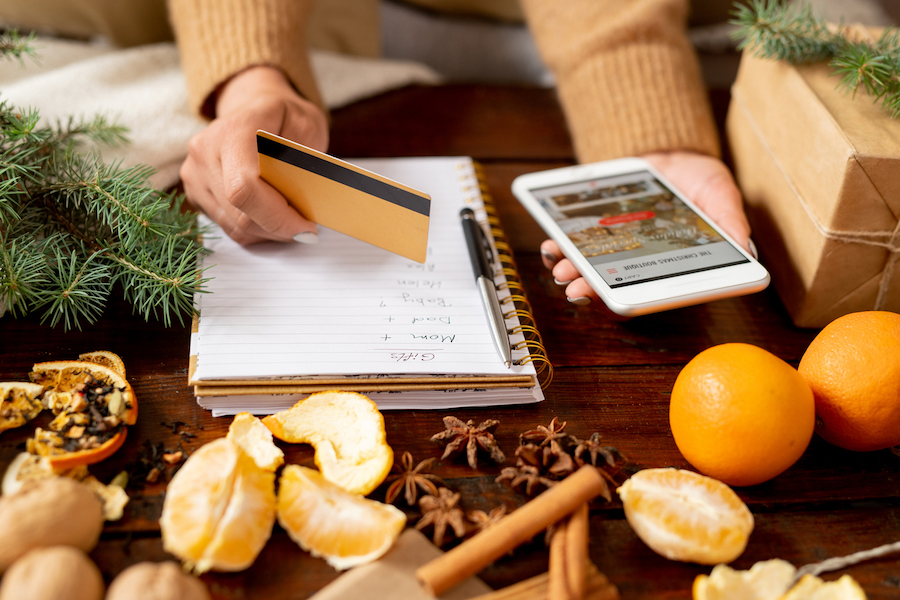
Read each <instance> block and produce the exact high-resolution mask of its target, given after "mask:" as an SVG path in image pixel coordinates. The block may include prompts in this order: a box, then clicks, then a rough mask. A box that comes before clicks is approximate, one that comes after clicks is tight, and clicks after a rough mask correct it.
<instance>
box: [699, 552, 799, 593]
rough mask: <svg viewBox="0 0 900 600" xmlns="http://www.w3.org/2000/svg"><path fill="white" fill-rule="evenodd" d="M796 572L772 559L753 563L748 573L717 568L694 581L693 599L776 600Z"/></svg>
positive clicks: (787, 564) (785, 564)
mask: <svg viewBox="0 0 900 600" xmlns="http://www.w3.org/2000/svg"><path fill="white" fill-rule="evenodd" d="M796 573H797V569H796V568H794V565H792V564H791V563H789V562H787V561H786V560H781V559H780V558H775V559H772V560H765V561H761V562H758V563H756V564H754V565H753V566H752V567H750V570H749V571H737V570H735V569H732V568H731V567H729V566H728V565H716V566H715V567H713V570H712V571H711V572H710V574H709V575H697V577H696V578H695V579H694V587H693V596H694V600H775V599H776V598H780V597H781V595H782V594H784V592H785V590H787V589H788V587H789V586H790V585H791V581H792V580H793V579H794V575H795V574H796Z"/></svg>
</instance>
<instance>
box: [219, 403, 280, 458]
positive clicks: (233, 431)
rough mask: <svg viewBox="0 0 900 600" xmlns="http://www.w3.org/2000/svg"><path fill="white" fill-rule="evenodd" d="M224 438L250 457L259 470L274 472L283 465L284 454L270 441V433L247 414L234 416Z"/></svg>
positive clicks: (255, 418) (260, 422)
mask: <svg viewBox="0 0 900 600" xmlns="http://www.w3.org/2000/svg"><path fill="white" fill-rule="evenodd" d="M226 437H228V439H230V440H231V441H232V442H234V443H235V444H237V445H238V447H240V449H241V450H243V451H244V452H245V453H247V454H248V455H250V456H251V457H252V458H253V460H254V461H256V464H257V466H259V468H260V469H265V470H267V471H275V470H276V469H278V467H280V466H281V465H283V464H284V452H282V451H281V448H279V447H278V446H276V445H275V443H274V442H273V441H272V432H271V431H269V429H268V428H267V427H266V426H265V425H263V424H262V421H260V420H259V418H258V417H255V416H254V415H252V414H250V413H248V412H242V413H238V414H237V415H235V417H234V419H233V420H232V421H231V425H229V427H228V435H227V436H226Z"/></svg>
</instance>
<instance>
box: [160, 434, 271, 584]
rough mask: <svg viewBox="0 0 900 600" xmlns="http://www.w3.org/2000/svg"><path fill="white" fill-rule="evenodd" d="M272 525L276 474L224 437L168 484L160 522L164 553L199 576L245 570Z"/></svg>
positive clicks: (199, 453)
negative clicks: (172, 556)
mask: <svg viewBox="0 0 900 600" xmlns="http://www.w3.org/2000/svg"><path fill="white" fill-rule="evenodd" d="M274 523H275V474H274V472H272V471H267V470H263V469H260V468H259V467H258V466H257V465H256V463H255V462H254V460H253V459H252V458H251V457H250V456H248V455H246V454H245V453H244V452H242V451H241V450H240V448H239V447H238V446H237V445H235V444H234V443H233V442H232V441H231V440H229V439H227V438H220V439H217V440H215V441H212V442H210V443H208V444H205V445H203V446H201V447H200V448H199V449H198V450H197V451H196V452H194V453H193V454H192V455H191V456H190V457H189V458H188V459H187V461H185V463H184V465H182V467H181V469H179V471H178V472H177V473H176V474H175V477H173V478H172V481H171V482H169V486H168V489H167V490H166V499H165V502H164V503H163V511H162V517H161V518H160V521H159V524H160V530H161V531H162V538H163V548H164V549H165V550H166V551H167V552H171V553H172V554H174V555H175V556H177V557H178V558H180V559H181V560H183V561H184V562H185V564H186V565H187V566H188V567H192V568H193V570H194V571H195V572H196V573H198V574H199V573H203V572H205V571H209V570H217V571H240V570H242V569H246V568H247V567H249V566H250V565H251V564H252V563H253V561H254V560H255V559H256V557H257V556H258V555H259V553H260V552H261V551H262V548H263V546H265V544H266V542H267V541H268V539H269V536H270V535H271V534H272V527H273V525H274Z"/></svg>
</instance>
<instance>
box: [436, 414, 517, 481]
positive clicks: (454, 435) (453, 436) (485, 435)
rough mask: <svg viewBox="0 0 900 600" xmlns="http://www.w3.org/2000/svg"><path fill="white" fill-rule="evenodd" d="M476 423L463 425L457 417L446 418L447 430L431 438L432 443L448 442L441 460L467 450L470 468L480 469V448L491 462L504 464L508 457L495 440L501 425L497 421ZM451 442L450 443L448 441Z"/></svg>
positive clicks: (469, 422)
mask: <svg viewBox="0 0 900 600" xmlns="http://www.w3.org/2000/svg"><path fill="white" fill-rule="evenodd" d="M474 423H475V422H474V421H471V420H470V421H467V422H465V423H463V422H462V421H461V420H460V419H457V418H456V417H444V427H446V429H445V430H444V431H442V432H440V433H436V434H434V435H433V436H431V441H432V442H448V443H447V447H446V448H444V454H443V455H442V456H441V459H442V460H443V459H445V458H447V457H448V456H451V455H453V454H456V453H458V452H462V449H463V448H465V449H466V459H467V460H468V462H469V466H470V467H472V468H473V469H477V468H478V456H477V455H478V448H479V447H481V448H482V449H484V450H486V451H487V452H488V453H489V454H490V457H491V460H493V461H494V462H497V463H502V462H503V461H505V460H506V455H504V454H503V451H502V450H500V446H499V445H498V444H497V440H496V439H494V434H493V432H494V429H496V428H497V425H499V424H500V421H498V420H496V419H488V420H487V421H484V422H482V423H481V424H479V425H477V426H476V425H475V424H474ZM448 440H449V441H448Z"/></svg>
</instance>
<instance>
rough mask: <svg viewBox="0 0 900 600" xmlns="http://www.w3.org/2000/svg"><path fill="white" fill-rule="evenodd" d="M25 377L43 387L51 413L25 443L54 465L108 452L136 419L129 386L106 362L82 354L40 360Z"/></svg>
mask: <svg viewBox="0 0 900 600" xmlns="http://www.w3.org/2000/svg"><path fill="white" fill-rule="evenodd" d="M29 377H30V379H31V381H32V382H34V383H36V384H39V385H42V386H43V387H44V394H43V405H44V407H45V408H49V409H50V410H51V411H52V412H53V414H54V415H56V416H55V417H54V419H53V420H52V421H51V422H50V424H49V425H48V429H42V428H40V427H38V428H37V429H36V431H35V433H34V437H32V438H31V439H30V440H28V443H27V449H28V451H29V452H30V453H32V454H36V455H38V456H47V457H48V460H49V461H50V464H51V466H52V467H53V468H54V469H68V468H71V467H75V466H78V465H88V464H93V463H97V462H100V461H101V460H103V459H105V458H107V457H109V456H110V455H112V454H113V453H114V452H115V451H116V450H118V449H119V448H120V447H121V446H122V444H123V443H124V442H125V436H126V435H127V432H128V425H133V424H134V423H135V422H136V421H137V399H136V397H135V395H134V390H133V389H132V388H131V384H129V383H128V381H127V380H126V379H125V377H124V376H123V375H122V374H121V373H118V372H116V371H115V370H114V369H112V368H110V367H107V366H104V365H102V364H99V363H94V362H90V361H86V360H65V361H51V362H42V363H37V364H35V365H34V366H33V367H32V370H31V373H29Z"/></svg>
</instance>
